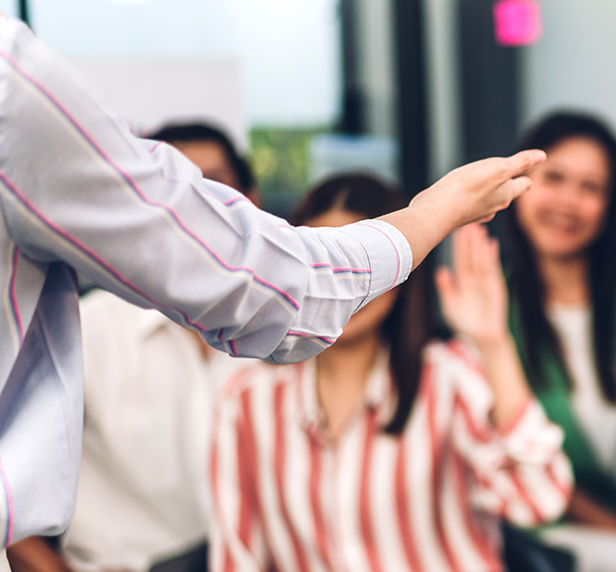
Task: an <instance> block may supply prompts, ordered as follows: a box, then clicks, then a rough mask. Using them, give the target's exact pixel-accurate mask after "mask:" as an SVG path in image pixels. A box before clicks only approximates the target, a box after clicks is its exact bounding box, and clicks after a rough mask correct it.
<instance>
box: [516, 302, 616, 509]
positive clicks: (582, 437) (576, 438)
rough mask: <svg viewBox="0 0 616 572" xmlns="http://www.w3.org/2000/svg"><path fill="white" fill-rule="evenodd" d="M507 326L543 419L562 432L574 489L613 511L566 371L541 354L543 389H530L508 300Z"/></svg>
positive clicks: (612, 484)
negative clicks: (577, 409)
mask: <svg viewBox="0 0 616 572" xmlns="http://www.w3.org/2000/svg"><path fill="white" fill-rule="evenodd" d="M509 318H510V320H509V325H510V328H511V333H512V334H513V337H514V339H515V342H516V345H517V347H518V352H519V354H520V359H521V360H522V364H523V365H524V369H525V370H526V374H527V376H528V377H529V381H530V384H531V387H532V388H533V391H534V392H535V394H536V395H537V398H538V399H539V401H540V402H541V404H542V406H543V408H544V410H545V412H546V414H547V416H548V417H549V418H550V419H551V420H552V421H553V422H554V423H556V424H557V425H560V426H561V427H562V429H563V430H564V433H565V442H564V445H563V448H564V450H565V453H566V454H567V455H568V457H569V459H570V460H571V464H572V465H573V472H574V475H575V482H576V486H578V487H579V488H581V489H582V490H585V491H587V492H588V493H589V494H590V495H592V497H593V498H595V499H596V500H597V501H599V502H601V503H603V504H605V505H606V506H609V507H610V508H611V509H612V510H615V511H616V480H615V479H614V477H613V476H612V475H610V474H609V473H608V472H607V471H605V470H604V469H603V468H602V467H601V464H600V463H599V460H598V458H597V455H596V452H595V450H594V448H593V446H592V444H591V443H590V441H589V440H588V437H587V436H586V434H585V432H584V430H583V429H582V427H580V424H579V422H578V420H577V418H576V415H575V412H574V411H573V406H572V402H571V390H570V388H569V384H568V382H567V374H566V370H565V368H564V366H563V364H562V362H561V361H560V359H559V358H558V357H557V356H556V355H554V354H553V353H552V352H548V351H544V352H543V355H542V359H541V362H542V368H543V375H544V376H545V383H544V384H542V385H543V387H541V388H537V387H534V384H533V383H532V380H531V379H530V377H531V374H530V373H529V368H528V360H527V356H526V355H525V354H526V352H525V350H524V343H523V340H524V335H523V328H522V320H521V316H520V312H519V310H518V306H517V304H516V303H515V302H514V301H512V302H511V309H510V316H509Z"/></svg>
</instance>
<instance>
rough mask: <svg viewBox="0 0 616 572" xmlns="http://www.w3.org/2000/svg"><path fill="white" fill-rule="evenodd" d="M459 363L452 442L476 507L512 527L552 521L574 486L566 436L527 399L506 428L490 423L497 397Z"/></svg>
mask: <svg viewBox="0 0 616 572" xmlns="http://www.w3.org/2000/svg"><path fill="white" fill-rule="evenodd" d="M462 361H463V360H462V359H458V360H457V364H456V367H457V373H456V376H457V378H458V379H457V383H456V386H457V391H456V398H455V402H456V405H455V408H454V416H453V429H452V435H453V444H454V448H455V450H456V454H457V455H458V456H459V457H460V458H461V460H462V463H463V465H465V466H466V467H467V469H468V477H469V478H468V486H469V488H470V498H471V503H472V505H473V507H474V508H475V509H478V510H481V511H485V512H488V513H490V514H493V515H496V516H499V517H501V518H503V519H505V520H507V521H509V522H511V523H512V524H514V525H517V526H523V527H534V526H538V525H541V524H545V523H549V522H551V521H553V520H555V519H557V518H558V517H560V516H561V514H562V513H563V512H564V511H565V509H566V507H567V505H568V502H569V498H570V495H571V491H572V486H573V477H572V473H571V467H570V464H569V461H568V459H567V457H566V456H565V454H564V453H563V451H562V442H563V432H562V430H561V429H560V428H559V427H557V426H556V425H554V424H553V423H551V422H550V421H549V420H548V418H547V417H546V415H545V413H544V411H543V409H542V408H541V405H540V404H539V402H538V401H537V400H536V399H535V398H534V397H533V398H529V400H528V401H527V403H526V404H524V406H523V407H522V408H521V410H520V411H519V414H518V415H517V417H516V418H515V419H514V421H513V422H512V423H511V425H510V427H507V428H506V430H497V429H496V428H495V427H494V425H493V424H492V422H491V420H490V412H491V410H492V404H493V395H492V392H491V389H490V387H489V385H488V383H487V381H486V380H485V378H484V377H483V374H482V373H481V371H479V370H478V369H477V368H476V367H474V366H472V365H469V364H468V363H462Z"/></svg>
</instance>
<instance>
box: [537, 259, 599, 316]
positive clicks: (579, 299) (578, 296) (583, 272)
mask: <svg viewBox="0 0 616 572" xmlns="http://www.w3.org/2000/svg"><path fill="white" fill-rule="evenodd" d="M539 272H540V274H541V278H542V279H543V283H544V285H545V294H546V302H547V303H548V304H554V303H556V304H567V305H572V304H587V303H588V302H589V301H590V293H589V291H588V273H589V267H588V259H587V257H586V256H577V257H572V258H555V257H551V258H548V257H544V258H540V259H539Z"/></svg>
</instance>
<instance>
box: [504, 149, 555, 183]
mask: <svg viewBox="0 0 616 572" xmlns="http://www.w3.org/2000/svg"><path fill="white" fill-rule="evenodd" d="M546 158H547V155H546V154H545V152H544V151H540V150H539V149H531V150H528V151H520V152H519V153H516V154H515V155H513V156H512V157H507V158H506V159H505V161H506V163H507V171H508V173H507V178H510V179H512V178H515V177H520V176H521V175H526V174H527V173H529V172H530V171H532V170H533V169H534V168H535V167H537V166H538V165H541V163H543V162H544V161H545V160H546Z"/></svg>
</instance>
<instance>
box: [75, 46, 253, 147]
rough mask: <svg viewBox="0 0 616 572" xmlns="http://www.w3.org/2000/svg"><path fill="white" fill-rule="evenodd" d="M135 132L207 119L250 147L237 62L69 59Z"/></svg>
mask: <svg viewBox="0 0 616 572" xmlns="http://www.w3.org/2000/svg"><path fill="white" fill-rule="evenodd" d="M72 61H73V63H74V64H75V65H76V66H77V67H78V68H79V69H80V71H81V72H82V73H83V74H84V75H85V76H86V77H87V78H88V80H89V82H90V84H92V85H93V86H94V87H95V88H96V89H97V90H98V91H99V92H100V93H101V94H102V95H103V97H104V98H105V100H106V103H107V104H108V105H109V107H110V108H111V109H113V110H114V111H115V112H116V113H118V114H119V115H120V116H121V117H123V118H124V119H126V120H128V122H129V123H130V124H131V127H132V128H133V131H135V132H136V133H140V134H143V133H147V132H151V131H153V130H155V129H156V128H158V127H160V126H161V125H162V124H163V123H168V122H176V121H193V120H196V121H206V122H209V123H214V124H215V125H218V126H219V127H221V128H223V129H224V130H225V131H226V132H228V133H229V134H230V135H231V137H232V139H233V140H234V142H235V143H236V145H238V146H239V147H240V148H241V149H247V148H248V140H247V136H246V117H245V106H244V101H243V89H242V82H241V73H240V64H239V62H238V61H237V60H236V59H229V58H179V57H177V58H174V59H165V58H154V57H148V58H146V57H141V58H134V57H133V58H117V57H116V58H102V57H80V58H72Z"/></svg>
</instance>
